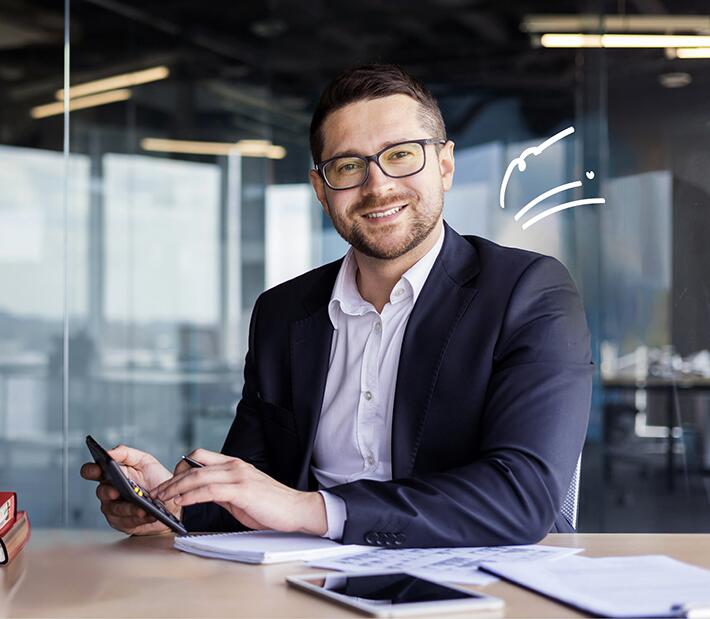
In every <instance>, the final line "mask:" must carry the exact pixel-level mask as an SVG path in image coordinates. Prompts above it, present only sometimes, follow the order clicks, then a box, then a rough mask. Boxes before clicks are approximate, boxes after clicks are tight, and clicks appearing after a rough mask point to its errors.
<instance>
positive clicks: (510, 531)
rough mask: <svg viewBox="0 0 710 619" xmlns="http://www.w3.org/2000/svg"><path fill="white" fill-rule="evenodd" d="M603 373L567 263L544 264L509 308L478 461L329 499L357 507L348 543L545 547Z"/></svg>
mask: <svg viewBox="0 0 710 619" xmlns="http://www.w3.org/2000/svg"><path fill="white" fill-rule="evenodd" d="M471 345H475V342H472V344H471ZM592 374H593V365H592V362H591V353H590V337H589V332H588V330H587V324H586V319H585V315H584V309H583V307H582V304H581V301H580V299H579V295H578V293H577V290H576V288H575V286H574V283H573V282H572V280H571V278H570V276H569V274H568V273H567V270H566V269H565V268H564V267H563V266H562V265H561V264H560V263H559V262H558V261H557V260H555V259H553V258H548V257H544V256H542V257H540V258H537V259H536V260H535V261H533V262H532V263H531V264H530V265H528V267H527V268H526V269H525V270H524V271H523V273H522V275H521V276H520V277H519V279H518V281H517V283H516V284H515V286H514V288H513V292H512V293H511V295H510V299H509V302H508V304H507V308H506V311H505V315H504V318H503V323H502V328H501V330H500V333H499V337H498V340H497V343H496V347H495V353H494V356H493V368H492V374H491V377H490V380H489V383H488V389H487V393H486V399H485V405H484V409H483V413H482V418H481V424H480V428H481V439H480V441H481V442H480V445H479V449H478V450H476V451H477V455H476V456H475V457H472V461H471V462H470V463H468V464H466V465H464V466H461V467H458V468H455V469H451V470H446V471H442V472H433V473H427V474H422V475H415V476H412V477H409V478H402V479H396V480H392V481H373V480H359V481H355V482H351V483H347V484H342V485H339V486H334V487H332V488H328V492H331V493H333V494H335V495H337V496H339V497H341V498H342V499H343V500H344V501H345V504H346V509H347V520H346V522H345V529H344V532H343V539H342V541H343V543H347V544H351V543H357V544H362V543H366V544H378V545H381V544H383V543H384V544H386V545H390V543H391V541H392V540H394V543H395V544H397V545H399V546H411V547H433V546H488V545H501V544H527V543H535V542H538V541H539V540H540V539H542V538H543V537H544V536H545V535H546V534H547V533H548V532H549V531H550V529H551V527H552V525H553V523H554V522H555V519H556V516H557V514H558V513H559V510H560V507H561V504H562V501H563V499H564V497H565V494H566V491H567V488H568V486H569V484H570V481H571V479H572V474H573V472H574V470H575V467H576V464H577V459H578V457H579V454H580V453H581V449H582V445H583V443H584V438H585V434H586V429H587V422H588V418H589V409H590V403H591V388H592ZM463 387H464V386H463V385H462V388H463ZM393 438H394V439H395V440H396V437H393ZM474 449H475V447H474V446H472V453H473V451H474Z"/></svg>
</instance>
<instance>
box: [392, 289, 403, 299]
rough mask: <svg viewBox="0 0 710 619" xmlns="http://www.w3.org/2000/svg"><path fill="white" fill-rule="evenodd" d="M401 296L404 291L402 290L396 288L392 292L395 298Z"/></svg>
mask: <svg viewBox="0 0 710 619" xmlns="http://www.w3.org/2000/svg"><path fill="white" fill-rule="evenodd" d="M403 294H404V290H403V289H402V288H397V290H395V291H394V296H395V297H401V296H402V295H403Z"/></svg>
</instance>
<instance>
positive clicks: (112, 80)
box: [55, 66, 170, 101]
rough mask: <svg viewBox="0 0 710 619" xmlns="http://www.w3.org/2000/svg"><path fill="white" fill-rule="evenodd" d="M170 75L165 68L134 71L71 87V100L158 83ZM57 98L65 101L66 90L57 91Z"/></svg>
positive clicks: (168, 70)
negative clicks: (118, 89)
mask: <svg viewBox="0 0 710 619" xmlns="http://www.w3.org/2000/svg"><path fill="white" fill-rule="evenodd" d="M169 75H170V69H168V67H164V66H161V67H153V68H152V69H144V70H142V71H134V72H133V73H123V74H121V75H114V76H112V77H106V78H104V79H100V80H95V81H93V82H86V83H84V84H78V85H76V86H71V87H70V88H69V98H70V99H74V98H75V97H83V96H85V95H91V94H94V93H96V92H104V91H105V90H115V89H116V88H128V87H129V86H138V85H140V84H147V83H148V82H157V81H158V80H164V79H165V78H166V77H168V76H169ZM55 97H56V98H57V99H59V100H60V101H61V100H62V99H64V90H63V89H62V90H57V92H56V93H55Z"/></svg>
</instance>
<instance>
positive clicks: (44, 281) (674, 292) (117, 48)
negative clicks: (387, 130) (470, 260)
mask: <svg viewBox="0 0 710 619" xmlns="http://www.w3.org/2000/svg"><path fill="white" fill-rule="evenodd" d="M454 5H456V6H454ZM570 5H571V6H570V7H568V9H569V12H570V13H573V14H581V13H583V9H584V7H583V6H582V3H579V6H577V5H576V4H575V3H570ZM299 6H300V5H299ZM294 7H295V5H293V6H292V5H291V3H288V2H283V3H274V4H272V5H269V6H264V7H259V8H258V9H257V8H254V7H246V6H242V5H240V6H239V7H236V6H235V5H232V4H229V3H225V4H223V3H221V2H218V3H214V6H213V5H211V4H208V5H204V3H203V4H202V5H198V4H197V3H189V2H188V3H171V2H168V3H164V2H163V3H157V2H147V3H141V4H139V3H136V2H120V3H119V2H107V1H105V0H86V1H84V2H78V0H74V1H73V2H72V3H71V4H70V0H65V3H64V5H63V6H61V7H59V6H57V3H54V2H50V1H49V0H47V1H46V2H33V3H29V2H24V1H21V0H16V1H14V2H11V3H8V4H7V6H6V7H3V8H1V9H0V13H1V17H2V23H3V29H0V179H1V180H2V183H1V184H0V186H1V187H2V191H0V487H3V488H5V487H7V488H11V489H13V490H16V491H17V492H18V494H19V497H20V503H21V506H22V508H23V509H28V510H29V511H30V513H31V516H32V522H33V525H35V526H71V527H103V526H106V525H105V524H104V522H103V517H102V515H101V513H100V512H99V510H98V504H97V502H96V500H95V497H94V486H93V484H90V483H88V482H84V481H83V480H81V478H80V477H79V474H78V470H79V467H80V465H81V463H82V462H84V461H86V459H87V456H88V453H87V452H86V449H85V447H84V437H85V435H86V434H92V435H94V436H95V437H96V438H97V439H98V440H99V441H100V442H102V443H105V444H107V445H114V444H117V443H119V442H122V443H126V444H130V445H133V446H135V447H138V448H140V449H143V450H146V451H149V452H151V453H153V454H154V455H155V456H156V457H158V458H159V459H160V460H161V461H162V462H163V463H164V464H165V465H166V466H168V467H169V468H171V467H172V466H173V465H174V464H175V463H176V462H177V460H178V459H179V458H180V456H181V455H182V454H184V453H186V452H188V451H190V450H192V449H194V448H195V447H198V446H199V447H206V448H209V449H215V450H218V449H219V448H220V447H221V444H222V441H223V439H224V437H225V435H226V432H227V430H228V428H229V425H230V423H231V421H232V419H233V416H234V408H235V404H236V402H237V401H238V399H239V397H240V391H241V387H242V364H243V356H244V353H245V348H246V330H247V326H248V321H249V316H250V312H251V308H252V306H253V303H254V301H255V299H256V297H257V296H258V294H259V293H260V292H261V291H262V290H264V289H266V288H269V287H272V286H274V285H276V284H278V283H280V282H282V281H285V280H286V279H289V278H291V277H294V276H296V275H298V274H300V273H302V272H305V271H307V270H308V269H310V268H313V267H315V266H318V265H320V264H323V263H325V262H328V261H331V260H334V259H337V258H339V257H340V256H342V255H343V253H344V252H345V251H346V249H347V248H346V245H345V244H344V242H343V241H342V240H341V239H340V238H339V237H338V235H337V234H336V232H335V231H334V230H333V228H332V226H331V225H330V222H329V221H328V220H327V218H325V217H324V216H323V215H322V213H321V211H320V207H319V206H318V204H317V202H316V201H315V198H314V195H313V192H312V190H311V188H310V186H309V184H308V170H309V168H310V167H311V165H312V162H311V160H310V153H309V148H308V125H309V122H310V113H311V110H312V109H313V107H314V106H315V103H316V102H317V98H318V96H319V92H320V90H321V88H322V87H323V86H324V85H325V84H326V83H327V81H328V79H330V78H331V77H333V76H334V75H335V73H337V71H338V70H340V69H342V68H344V67H346V66H349V65H352V64H356V63H359V62H368V61H372V60H379V61H393V62H399V63H401V64H402V65H403V66H404V67H405V68H407V69H409V70H411V71H412V72H413V73H414V74H415V75H417V76H418V77H420V78H422V79H423V80H424V81H425V82H426V83H427V84H428V86H429V87H430V88H431V89H432V91H433V92H434V94H435V95H436V96H437V98H438V99H439V102H440V104H441V107H442V110H443V113H444V118H445V120H446V123H447V128H448V131H449V137H450V138H452V139H453V140H454V141H455V143H456V157H457V159H456V162H457V167H456V179H455V184H454V188H453V189H452V191H451V192H449V193H448V194H447V195H446V201H445V217H446V219H447V221H448V222H449V223H450V224H451V225H452V226H453V227H454V228H455V229H456V230H457V231H458V232H460V233H464V234H477V235H481V236H485V237H487V238H489V239H491V240H493V241H495V242H498V243H501V244H504V245H512V246H517V247H523V248H526V249H532V250H534V251H539V252H541V253H545V254H549V255H554V256H555V257H557V258H559V259H560V260H561V261H562V262H563V263H564V264H565V265H566V266H567V268H568V269H569V270H570V272H571V273H572V275H573V277H574V279H575V281H576V283H577V286H578V288H579V289H580V293H581V295H582V298H583V301H584V304H585V308H586V311H587V316H588V321H589V325H590V330H591V332H592V342H593V355H594V360H595V363H596V365H597V370H598V371H597V375H596V377H595V388H594V398H593V410H592V418H591V422H590V428H589V435H588V441H587V445H586V447H585V452H584V457H583V476H582V486H581V513H580V520H579V526H580V528H581V529H582V530H585V531H602V530H606V531H617V530H618V531H622V530H648V531H696V530H707V524H703V523H706V522H707V521H708V518H707V516H708V515H709V513H710V499H709V496H710V493H709V492H708V477H707V476H705V475H704V473H706V472H707V470H708V467H710V413H709V412H708V409H709V408H710V404H709V401H708V396H707V389H706V387H707V386H708V384H709V383H708V381H710V353H708V351H707V350H708V349H710V331H708V329H707V326H706V322H707V321H706V320H705V317H706V315H707V312H708V310H709V309H710V293H709V292H708V284H707V281H708V279H707V276H706V273H705V272H706V270H707V268H706V267H707V265H708V264H710V255H708V243H707V242H705V241H706V237H707V231H708V230H710V226H709V225H708V224H710V221H709V219H708V213H709V212H710V211H709V210H708V209H709V208H710V204H709V202H708V196H707V193H708V191H709V190H710V188H708V187H706V185H707V174H706V170H707V168H708V166H707V164H708V158H707V155H706V153H707V152H708V149H707V144H706V142H708V140H710V133H709V131H710V129H709V127H710V125H709V123H710V117H708V116H707V111H706V106H705V105H704V101H705V100H707V95H708V94H709V93H708V91H709V90H710V61H709V60H702V59H684V58H679V57H677V54H676V56H672V54H671V53H670V52H668V51H666V50H663V49H593V48H580V49H571V48H564V47H563V48H557V49H555V48H545V47H542V46H540V39H539V34H540V33H541V31H536V30H535V25H534V20H532V21H531V19H530V16H529V15H528V13H530V12H532V10H533V9H532V7H528V9H525V8H524V7H522V5H521V8H520V11H519V12H518V13H515V14H513V13H512V12H511V13H506V14H505V15H504V14H503V13H500V14H499V13H496V12H495V11H489V12H486V11H480V14H479V13H477V12H476V10H474V9H469V8H465V7H463V6H458V4H457V3H437V2H421V3H415V4H414V5H413V6H412V13H411V15H409V16H408V17H407V19H396V18H395V17H396V16H393V15H391V14H390V13H388V12H387V11H386V10H385V9H384V8H382V7H380V6H375V5H368V9H367V11H369V13H368V14H369V15H370V19H369V20H367V23H365V22H363V21H361V20H358V18H356V16H353V15H350V14H349V13H348V12H347V11H346V10H345V8H343V7H336V6H334V7H332V8H329V9H327V10H326V9H325V8H323V9H322V10H321V9H318V8H317V7H310V8H308V9H307V10H306V9H304V11H305V13H304V12H299V11H295V10H294ZM434 9H436V10H437V13H436V15H437V17H436V19H437V20H439V21H438V23H437V27H439V28H440V29H443V30H442V31H445V32H447V33H448V35H447V36H449V37H450V40H451V41H452V42H456V43H457V45H458V47H459V48H460V49H461V50H462V51H461V56H460V57H453V56H451V54H450V53H449V54H447V53H444V52H445V50H442V49H441V46H440V45H436V44H435V42H434V41H432V40H431V37H429V38H427V24H428V23H429V21H430V20H431V15H432V13H431V11H433V10H434ZM686 9H687V12H689V13H690V12H694V13H702V12H703V10H702V9H701V8H698V7H696V8H695V9H692V8H691V7H686ZM616 10H617V7H614V11H616ZM501 11H502V9H501ZM511 11H512V9H511ZM704 12H705V13H707V10H704ZM306 13H307V14H306ZM601 15H602V13H599V14H598V15H597V17H599V18H600V19H601ZM67 17H68V18H67ZM700 17H703V16H698V19H700ZM705 17H707V18H708V19H710V17H708V16H707V15H706V16H705ZM484 18H485V19H484ZM669 19H670V17H669ZM480 20H484V21H480ZM485 20H487V21H485ZM671 22H672V19H671ZM599 23H601V24H603V23H606V22H604V21H603V20H602V21H600V22H599ZM378 24H381V26H380V25H378ZM380 27H381V28H383V29H384V30H386V33H385V32H384V30H382V31H381V30H380ZM312 32H316V33H317V35H316V36H312V35H311V33H312ZM472 32H478V35H480V36H478V35H477V36H476V37H474V36H473V35H471V33H472ZM484 35H485V36H484ZM387 37H390V39H391V40H390V39H388V38H387ZM361 38H362V39H363V40H366V41H368V44H369V46H370V47H368V48H367V49H366V50H362V49H361V47H362V46H361V45H360V44H359V41H360V39H361ZM355 42H357V45H356V44H355ZM413 45H414V48H416V49H419V48H421V52H420V53H417V52H415V51H412V46H413ZM329 50H337V51H338V53H331V52H329ZM425 51H426V53H427V54H428V55H426V56H425V54H424V52H425ZM484 55H485V56H484ZM483 58H485V59H486V61H485V62H484V61H483V60H482V59H483ZM66 84H70V85H71V88H70V89H69V91H68V93H64V92H63V91H62V89H64V88H65V86H66ZM63 97H66V100H69V101H70V105H69V107H68V109H64V108H65V107H66V106H63V105H62V100H63V99H62V98H63ZM49 104H53V105H54V107H53V108H52V107H47V105H49ZM541 147H542V148H541ZM536 149H537V151H538V152H536V154H534V155H531V156H529V158H528V159H527V166H526V167H525V169H524V170H523V169H521V166H519V165H517V166H515V160H516V158H517V157H521V155H523V154H524V153H526V152H528V153H530V152H531V151H532V150H536ZM541 196H545V197H544V198H541ZM570 203H573V204H570ZM565 205H566V206H567V208H562V207H563V206H565ZM501 207H503V208H501ZM550 207H559V208H558V209H557V210H556V211H555V210H554V209H553V211H550V210H549V208H550ZM544 211H547V212H545V213H544V214H543V212H544ZM703 527H705V528H704V529H703Z"/></svg>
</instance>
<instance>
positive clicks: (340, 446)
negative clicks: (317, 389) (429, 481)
mask: <svg viewBox="0 0 710 619" xmlns="http://www.w3.org/2000/svg"><path fill="white" fill-rule="evenodd" d="M443 242H444V231H443V227H440V232H439V238H438V240H437V241H436V243H435V244H434V246H433V247H432V248H431V249H430V250H429V251H428V252H427V253H426V254H425V255H424V256H423V257H422V258H421V259H420V260H419V261H418V262H417V263H416V264H415V265H414V266H412V267H411V268H410V269H409V270H408V271H407V272H406V273H404V275H402V277H401V278H400V280H399V281H398V282H397V284H396V285H395V286H394V288H393V289H392V292H391V293H390V300H389V302H388V303H387V304H385V306H384V307H383V308H382V313H378V312H377V310H376V309H375V307H374V305H372V304H371V303H369V302H368V301H365V300H364V299H363V298H362V296H361V295H360V291H359V290H358V287H357V283H356V274H357V263H356V261H355V256H354V254H353V250H352V248H351V249H350V250H349V251H348V253H347V254H346V255H345V258H344V260H343V264H342V265H341V267H340V271H339V272H338V277H337V278H336V280H335V286H334V287H333V294H332V295H331V298H330V303H329V304H328V315H329V316H330V321H331V322H332V323H333V328H334V332H333V341H332V344H331V349H330V363H329V365H328V377H327V379H326V384H325V394H324V397H323V407H322V409H321V415H320V421H319V423H318V430H317V432H316V438H315V443H314V446H313V458H312V461H311V470H312V471H313V474H314V475H315V478H316V480H317V481H318V484H319V485H320V487H321V488H328V487H330V486H335V485H338V484H344V483H347V482H351V481H355V480H357V479H375V480H389V479H392V440H391V438H392V410H393V406H394V392H395V386H396V381H397V368H398V367H399V353H400V350H401V348H402V339H403V337H404V331H405V328H406V326H407V322H408V320H409V316H410V314H411V313H412V309H413V308H414V304H415V303H416V301H417V298H418V296H419V293H420V292H421V290H422V287H423V286H424V282H425V281H426V279H427V277H428V276H429V272H430V271H431V268H432V266H433V265H434V262H435V261H436V258H437V256H438V255H439V252H440V251H441V247H442V245H443ZM321 494H322V496H323V500H324V501H325V509H326V517H327V520H328V531H327V533H326V535H325V536H326V537H329V538H331V539H334V540H339V539H340V538H341V537H342V535H343V529H344V526H345V520H346V517H347V514H346V509H345V502H344V501H343V500H342V499H341V498H340V497H338V496H335V495H334V494H331V493H329V492H323V491H321Z"/></svg>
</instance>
